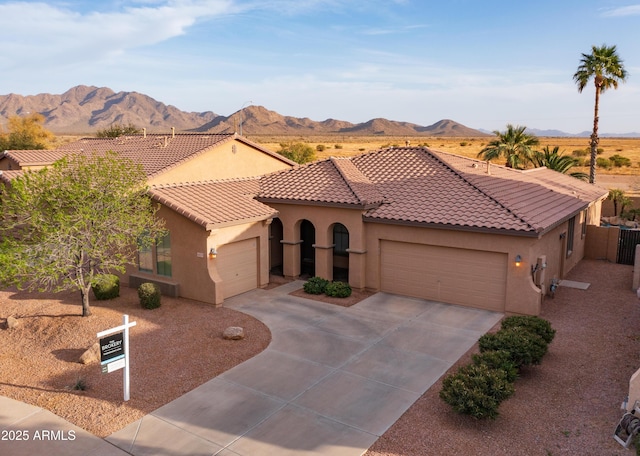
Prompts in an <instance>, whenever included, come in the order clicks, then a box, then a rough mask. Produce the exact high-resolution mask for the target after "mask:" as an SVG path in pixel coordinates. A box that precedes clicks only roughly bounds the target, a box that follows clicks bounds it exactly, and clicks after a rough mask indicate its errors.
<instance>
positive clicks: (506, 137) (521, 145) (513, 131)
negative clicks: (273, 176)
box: [478, 124, 538, 169]
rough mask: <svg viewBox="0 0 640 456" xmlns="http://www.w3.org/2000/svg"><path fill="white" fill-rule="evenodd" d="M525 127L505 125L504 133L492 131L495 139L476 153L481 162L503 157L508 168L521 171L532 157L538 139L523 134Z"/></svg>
mask: <svg viewBox="0 0 640 456" xmlns="http://www.w3.org/2000/svg"><path fill="white" fill-rule="evenodd" d="M526 129H527V127H523V126H522V127H521V126H520V125H516V126H515V127H514V126H513V125H511V124H507V130H506V131H505V132H500V131H497V130H496V131H494V132H493V133H495V135H496V136H497V138H496V139H494V140H493V141H491V142H489V144H487V146H486V147H485V148H484V149H482V150H481V151H480V152H478V157H482V159H483V160H492V159H494V158H500V157H504V158H505V159H506V161H507V163H506V166H507V167H508V168H516V169H522V168H524V166H525V165H526V164H527V162H530V161H531V158H532V157H533V147H534V146H537V145H538V138H537V137H536V136H534V135H530V134H528V133H525V132H524V131H525V130H526Z"/></svg>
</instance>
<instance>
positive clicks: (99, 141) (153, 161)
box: [5, 133, 295, 177]
mask: <svg viewBox="0 0 640 456" xmlns="http://www.w3.org/2000/svg"><path fill="white" fill-rule="evenodd" d="M233 139H236V140H238V141H240V142H243V143H245V144H247V145H250V146H251V147H254V148H256V149H258V150H260V151H261V152H263V153H265V154H268V155H270V156H272V157H275V158H277V159H279V160H281V161H283V162H285V163H287V164H289V165H295V163H294V162H292V161H291V160H289V159H287V158H285V157H283V156H282V155H280V154H277V153H275V152H271V151H269V150H267V149H265V148H263V147H262V146H260V145H258V144H256V143H253V142H251V141H249V140H247V139H246V138H244V137H242V136H238V135H237V134H235V133H230V134H195V133H194V134H176V135H172V134H166V135H158V134H153V135H151V134H145V135H131V136H121V137H118V138H83V139H80V140H78V141H75V142H72V143H69V144H65V145H64V146H63V147H61V148H59V149H53V150H8V151H5V155H6V156H7V157H8V158H10V159H12V160H13V161H15V162H16V163H18V164H19V165H20V166H21V167H27V166H42V165H47V164H51V163H53V162H54V161H56V160H59V159H61V158H63V157H64V156H66V155H69V154H76V153H87V154H90V153H94V152H95V153H104V152H108V151H113V152H116V153H118V154H119V155H121V156H122V157H125V158H128V159H130V160H132V161H134V162H136V163H140V164H142V167H143V169H144V171H145V173H146V174H147V176H149V177H151V176H154V175H156V174H159V173H161V172H165V171H167V170H168V169H170V168H173V167H175V166H178V165H179V164H181V163H183V162H185V161H186V160H189V159H191V158H193V157H196V156H197V155H199V154H202V153H204V152H206V151H207V150H209V149H210V148H211V147H214V146H217V145H220V144H222V143H225V142H227V141H231V140H233Z"/></svg>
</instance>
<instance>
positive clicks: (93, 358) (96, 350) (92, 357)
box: [78, 342, 100, 364]
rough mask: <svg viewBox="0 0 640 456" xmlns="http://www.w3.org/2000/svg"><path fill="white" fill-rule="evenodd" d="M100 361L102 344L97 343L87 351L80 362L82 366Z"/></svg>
mask: <svg viewBox="0 0 640 456" xmlns="http://www.w3.org/2000/svg"><path fill="white" fill-rule="evenodd" d="M99 361H100V343H99V342H96V343H95V344H93V345H92V346H91V348H89V349H87V350H86V351H85V352H84V353H83V354H82V355H81V356H80V359H79V360H78V362H79V363H80V364H91V363H97V362H99Z"/></svg>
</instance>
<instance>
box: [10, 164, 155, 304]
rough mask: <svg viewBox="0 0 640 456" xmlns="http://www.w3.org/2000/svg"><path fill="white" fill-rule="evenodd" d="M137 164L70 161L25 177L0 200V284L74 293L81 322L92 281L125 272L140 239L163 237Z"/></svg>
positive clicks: (144, 176) (14, 183)
mask: <svg viewBox="0 0 640 456" xmlns="http://www.w3.org/2000/svg"><path fill="white" fill-rule="evenodd" d="M145 182H146V175H145V173H144V171H143V170H142V167H141V166H140V165H137V164H134V163H133V162H132V161H131V160H126V159H122V158H119V157H118V156H117V155H116V154H115V153H113V152H109V153H106V154H103V155H96V154H93V155H90V156H89V155H81V154H78V155H74V156H69V157H65V158H64V159H62V160H59V161H57V162H55V163H54V164H53V165H52V166H51V167H49V168H44V169H41V170H38V171H27V172H25V173H24V174H23V175H22V176H20V177H17V178H16V179H14V180H13V181H12V182H11V185H10V186H8V187H7V188H6V189H4V190H3V192H2V193H1V194H0V211H1V212H0V222H1V224H0V238H4V240H3V242H2V244H0V283H2V284H4V285H15V286H18V287H20V288H26V289H29V290H40V291H45V290H49V291H63V290H78V291H80V294H81V297H82V316H88V315H91V310H90V307H89V291H90V290H91V285H92V282H93V281H94V278H95V277H96V276H97V275H98V274H105V273H110V272H112V271H119V272H124V270H125V265H126V264H129V263H133V262H134V261H135V259H136V256H137V255H136V254H137V242H138V240H139V239H150V238H153V237H155V236H158V235H159V234H160V233H161V232H162V223H161V222H160V221H159V220H158V219H156V217H155V212H156V210H155V209H154V207H153V205H152V202H151V199H150V197H149V196H148V194H147V191H146V187H145Z"/></svg>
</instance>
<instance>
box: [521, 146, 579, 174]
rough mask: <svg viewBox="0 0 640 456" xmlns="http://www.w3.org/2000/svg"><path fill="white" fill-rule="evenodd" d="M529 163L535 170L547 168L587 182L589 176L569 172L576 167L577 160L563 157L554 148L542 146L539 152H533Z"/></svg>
mask: <svg viewBox="0 0 640 456" xmlns="http://www.w3.org/2000/svg"><path fill="white" fill-rule="evenodd" d="M531 162H532V163H533V166H535V167H536V168H540V167H543V166H544V167H547V168H549V169H552V170H554V171H558V172H559V173H562V174H569V175H570V176H572V177H575V178H576V179H580V180H587V179H588V178H589V175H587V174H585V173H583V172H580V171H571V168H573V167H574V166H577V164H578V159H577V158H575V157H571V156H570V155H563V154H562V152H560V148H559V147H558V146H555V147H554V148H553V149H551V147H550V146H544V147H543V148H542V150H541V151H538V150H536V151H534V152H533V156H532V157H531Z"/></svg>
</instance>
